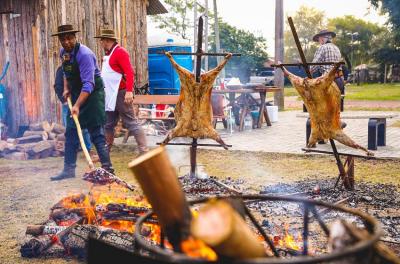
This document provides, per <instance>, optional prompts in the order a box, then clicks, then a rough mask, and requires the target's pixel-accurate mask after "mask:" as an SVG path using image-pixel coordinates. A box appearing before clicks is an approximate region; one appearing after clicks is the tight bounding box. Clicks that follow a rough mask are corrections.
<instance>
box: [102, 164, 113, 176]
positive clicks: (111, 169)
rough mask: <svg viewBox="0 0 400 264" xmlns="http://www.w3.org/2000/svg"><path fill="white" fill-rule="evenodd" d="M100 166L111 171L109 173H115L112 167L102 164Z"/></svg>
mask: <svg viewBox="0 0 400 264" xmlns="http://www.w3.org/2000/svg"><path fill="white" fill-rule="evenodd" d="M102 168H103V169H105V170H106V171H108V172H109V173H111V174H114V175H115V173H114V172H115V170H114V168H113V167H109V166H102Z"/></svg>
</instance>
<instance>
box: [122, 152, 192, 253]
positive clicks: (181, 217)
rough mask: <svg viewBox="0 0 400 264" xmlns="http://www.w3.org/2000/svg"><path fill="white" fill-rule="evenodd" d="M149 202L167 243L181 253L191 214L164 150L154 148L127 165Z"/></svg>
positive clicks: (188, 230)
mask: <svg viewBox="0 0 400 264" xmlns="http://www.w3.org/2000/svg"><path fill="white" fill-rule="evenodd" d="M129 168H130V169H131V171H132V172H133V174H134V175H135V177H136V179H137V180H138V182H139V184H140V186H141V187H142V189H143V192H144V194H145V195H146V197H147V199H148V201H149V202H150V204H151V206H152V208H153V210H154V212H155V214H156V215H157V218H158V219H159V221H160V224H161V226H162V227H163V229H164V230H165V234H166V235H167V237H168V240H169V242H170V243H171V244H172V246H173V247H174V249H175V250H177V251H180V250H181V242H182V241H183V240H185V239H187V238H188V236H189V233H190V221H191V213H190V210H189V205H188V203H187V201H186V198H185V195H184V193H183V191H182V188H181V186H180V183H179V181H178V177H177V174H176V171H175V169H174V168H173V167H172V165H171V162H170V160H169V158H168V156H167V154H166V152H165V148H164V147H159V148H156V149H154V150H152V151H149V152H148V153H146V154H144V155H143V156H140V157H139V158H137V159H136V160H134V161H132V162H131V163H129Z"/></svg>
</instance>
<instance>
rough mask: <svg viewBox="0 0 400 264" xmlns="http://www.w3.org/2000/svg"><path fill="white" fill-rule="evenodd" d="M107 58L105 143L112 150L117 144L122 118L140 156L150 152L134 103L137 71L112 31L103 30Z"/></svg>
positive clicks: (104, 74)
mask: <svg viewBox="0 0 400 264" xmlns="http://www.w3.org/2000/svg"><path fill="white" fill-rule="evenodd" d="M95 38H98V39H100V45H101V47H102V48H103V49H104V52H105V56H104V57H103V62H102V66H101V76H102V78H103V80H104V86H105V92H106V116H107V122H106V126H105V128H106V141H107V145H108V148H109V150H110V149H111V146H112V144H113V142H114V129H115V126H116V125H117V123H118V120H119V118H121V120H122V124H123V126H124V127H125V128H126V129H128V131H129V134H131V135H133V136H134V137H135V140H136V143H137V144H138V148H139V153H140V154H143V153H144V152H147V151H148V148H147V144H146V135H145V133H144V131H143V129H142V128H141V126H140V125H139V123H138V121H137V118H136V117H135V114H134V110H133V105H132V100H133V89H134V87H133V86H134V78H135V75H134V70H133V67H132V64H131V61H130V57H129V53H128V51H127V50H126V49H124V48H123V47H121V46H120V45H119V44H118V42H117V37H116V35H115V32H114V30H112V29H101V30H100V33H99V35H98V36H96V37H95Z"/></svg>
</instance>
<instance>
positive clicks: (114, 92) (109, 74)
mask: <svg viewBox="0 0 400 264" xmlns="http://www.w3.org/2000/svg"><path fill="white" fill-rule="evenodd" d="M117 47H118V45H116V46H115V47H114V49H113V50H112V51H111V53H110V55H108V56H104V57H103V65H102V67H101V77H102V78H103V81H104V87H105V89H104V90H105V92H106V102H105V103H106V104H105V105H106V111H115V105H116V103H117V96H118V90H119V84H120V83H121V80H122V74H121V73H119V72H116V71H114V70H113V69H112V68H111V66H110V58H111V55H112V54H113V53H114V50H115V49H116V48H117Z"/></svg>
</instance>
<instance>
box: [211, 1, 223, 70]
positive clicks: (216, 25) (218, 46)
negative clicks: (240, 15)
mask: <svg viewBox="0 0 400 264" xmlns="http://www.w3.org/2000/svg"><path fill="white" fill-rule="evenodd" d="M218 22H219V21H218V9H217V0H214V32H215V52H216V53H220V52H221V43H220V40H219V23H218ZM221 59H222V58H221V57H220V56H217V65H219V63H220V62H221ZM220 76H221V78H225V68H223V69H222V71H221V73H220Z"/></svg>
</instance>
